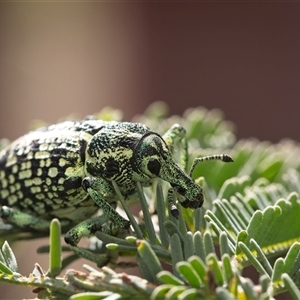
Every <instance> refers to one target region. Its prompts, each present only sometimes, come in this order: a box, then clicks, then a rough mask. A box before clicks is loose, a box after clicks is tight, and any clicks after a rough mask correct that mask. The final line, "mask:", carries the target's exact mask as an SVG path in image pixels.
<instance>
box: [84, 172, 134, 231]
mask: <svg viewBox="0 0 300 300" xmlns="http://www.w3.org/2000/svg"><path fill="white" fill-rule="evenodd" d="M101 184H103V182H101ZM82 186H83V188H84V189H85V190H86V191H87V193H88V194H89V195H90V196H91V198H92V199H93V200H94V201H95V203H96V204H97V205H98V206H99V207H100V208H102V209H103V211H104V213H106V214H107V215H108V216H109V217H110V218H111V220H112V221H113V222H114V223H115V225H116V228H119V227H121V228H124V229H128V228H129V227H130V222H129V221H127V220H126V219H124V218H123V217H122V216H120V215H119V213H118V212H117V211H116V210H115V209H114V208H113V207H112V206H111V205H110V204H109V203H108V202H107V201H105V200H104V199H103V198H102V197H101V196H100V194H99V193H98V192H97V187H98V188H99V181H97V179H95V178H91V177H86V178H84V179H83V181H82ZM102 188H103V189H106V190H108V189H110V191H108V192H110V193H113V192H112V191H111V188H110V187H109V186H106V187H103V186H102Z"/></svg>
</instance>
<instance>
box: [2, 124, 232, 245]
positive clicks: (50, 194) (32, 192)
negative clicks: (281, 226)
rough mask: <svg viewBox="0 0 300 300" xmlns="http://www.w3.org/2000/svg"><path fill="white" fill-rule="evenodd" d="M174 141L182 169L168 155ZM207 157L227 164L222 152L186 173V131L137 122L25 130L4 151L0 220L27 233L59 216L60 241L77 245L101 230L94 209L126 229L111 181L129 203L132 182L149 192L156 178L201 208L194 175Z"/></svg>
mask: <svg viewBox="0 0 300 300" xmlns="http://www.w3.org/2000/svg"><path fill="white" fill-rule="evenodd" d="M178 143H180V144H181V147H182V155H181V166H179V165H178V164H177V163H176V162H175V160H174V158H173V152H174V150H175V148H176V147H177V146H176V145H178ZM211 159H217V160H221V161H223V162H231V161H232V158H231V157H230V156H229V155H226V154H221V155H212V156H207V157H202V158H197V159H196V160H195V161H194V163H193V165H192V168H191V172H190V173H187V170H186V168H187V162H188V146H187V139H186V131H185V129H184V128H183V127H182V126H180V125H178V124H175V125H173V126H172V127H171V128H170V129H169V130H168V131H167V132H166V133H165V134H164V135H163V136H160V135H159V134H158V133H156V132H153V131H151V130H150V129H149V128H148V127H147V126H145V125H143V124H140V123H130V122H114V121H100V120H91V119H90V120H89V119H87V120H83V121H65V122H62V123H58V124H54V125H51V126H48V127H44V128H41V129H37V130H35V131H32V132H29V133H28V134H26V135H24V136H22V137H21V138H19V139H17V140H16V141H14V142H12V143H11V144H9V145H8V146H6V147H5V148H4V149H2V151H1V152H0V216H1V218H2V220H3V221H4V222H5V223H9V224H12V225H14V226H17V227H18V228H21V229H24V230H29V231H48V230H49V225H50V221H51V220H52V219H53V218H58V219H59V220H60V221H61V224H62V226H63V227H65V228H68V231H67V233H66V235H65V241H66V242H67V243H68V244H70V245H72V246H75V245H77V244H78V242H79V240H80V239H81V238H82V237H83V236H90V235H93V234H94V233H95V232H96V231H98V230H105V227H103V226H102V225H103V218H101V216H96V217H95V216H94V215H95V214H96V212H97V211H98V210H99V207H100V208H102V209H103V212H104V213H105V214H106V216H107V218H108V219H109V220H110V221H111V222H112V224H114V226H115V228H124V229H126V228H129V227H130V222H129V221H127V220H126V219H124V218H123V217H121V216H120V215H119V214H118V213H117V211H116V210H115V208H116V201H117V199H118V197H117V194H116V191H115V189H114V187H113V184H112V182H113V181H114V182H115V183H116V184H117V185H118V187H119V189H120V191H121V193H122V195H123V196H124V198H125V199H128V198H130V197H132V196H133V195H134V194H136V191H137V186H136V184H137V182H140V184H141V185H142V186H143V187H147V186H150V185H151V184H152V183H153V180H154V179H155V178H161V179H162V180H164V181H166V182H169V183H170V185H171V187H170V191H172V193H176V194H177V195H178V197H177V198H178V201H179V203H180V204H181V205H182V206H184V207H186V208H193V209H195V208H198V207H201V206H202V204H203V191H202V188H201V187H200V186H199V185H197V184H196V183H195V181H194V180H193V179H192V178H191V173H192V171H193V169H194V167H195V166H196V164H197V163H198V162H199V161H205V160H211ZM172 207H173V211H172V210H171V212H172V214H174V215H175V216H176V214H177V213H178V211H176V209H174V205H172ZM110 230H113V229H111V228H110Z"/></svg>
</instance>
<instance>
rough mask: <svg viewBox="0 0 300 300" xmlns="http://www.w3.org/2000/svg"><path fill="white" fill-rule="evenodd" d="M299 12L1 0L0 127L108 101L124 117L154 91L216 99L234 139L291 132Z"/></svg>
mask: <svg viewBox="0 0 300 300" xmlns="http://www.w3.org/2000/svg"><path fill="white" fill-rule="evenodd" d="M299 15H300V3H295V2H238V1H234V2H233V1H231V2H226V1H223V2H180V1H179V2H88V1H83V2H76V3H75V2H61V3H60V2H52V3H50V2H49V3H43V2H30V3H27V2H22V1H21V2H1V3H0V41H1V42H0V95H1V98H0V137H7V138H9V139H15V138H17V137H18V136H20V135H22V134H24V133H25V132H26V131H27V128H28V124H29V123H30V122H31V121H32V120H34V119H42V120H45V121H47V122H50V123H53V122H56V121H57V120H59V119H60V118H62V117H66V116H69V115H70V114H74V113H75V114H76V115H77V116H79V117H84V116H86V115H88V114H91V113H93V112H97V111H99V110H100V109H101V108H103V107H105V106H111V107H114V108H119V109H121V110H122V111H123V112H124V116H125V119H127V120H130V118H132V117H133V116H134V115H136V114H137V113H142V112H143V111H144V109H145V108H146V107H147V106H148V105H149V104H150V103H152V102H154V101H157V100H160V101H165V102H166V103H168V104H169V107H170V113H172V114H175V113H176V114H181V113H182V112H183V111H184V110H185V109H186V108H188V107H195V106H204V107H206V108H208V109H212V108H220V109H221V110H223V112H224V113H225V116H226V118H227V119H229V120H231V121H233V122H234V123H235V124H236V133H237V136H238V138H248V137H256V138H258V139H260V140H269V141H272V142H278V141H279V140H281V139H282V138H292V139H295V140H298V141H299V139H300V135H299V108H300V101H299V96H300V34H299V32H300V18H299ZM45 242H46V241H45V240H44V241H43V242H42V243H44V244H45ZM35 247H36V245H32V244H30V243H27V242H26V243H22V244H21V245H20V247H17V248H16V254H17V258H18V260H19V262H20V272H21V273H22V274H29V273H30V272H31V271H32V269H33V265H34V263H35V262H36V261H39V262H42V261H43V259H42V256H40V257H38V258H37V257H36V254H35V249H36V248H35ZM45 257H46V256H45ZM42 266H43V267H44V268H47V261H45V262H44V264H43V265H42ZM0 289H1V296H0V297H1V299H18V298H32V297H33V296H34V295H33V294H32V293H31V292H30V291H29V290H28V289H24V288H23V289H22V288H20V289H18V288H16V287H14V286H8V285H5V284H0Z"/></svg>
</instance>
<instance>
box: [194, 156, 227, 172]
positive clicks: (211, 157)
mask: <svg viewBox="0 0 300 300" xmlns="http://www.w3.org/2000/svg"><path fill="white" fill-rule="evenodd" d="M208 160H221V161H223V162H233V159H232V157H231V156H230V155H228V154H215V155H209V156H204V157H196V158H195V159H194V161H193V164H192V167H191V170H190V173H189V175H190V177H192V174H193V172H194V170H195V167H196V166H197V164H198V163H199V162H203V161H208Z"/></svg>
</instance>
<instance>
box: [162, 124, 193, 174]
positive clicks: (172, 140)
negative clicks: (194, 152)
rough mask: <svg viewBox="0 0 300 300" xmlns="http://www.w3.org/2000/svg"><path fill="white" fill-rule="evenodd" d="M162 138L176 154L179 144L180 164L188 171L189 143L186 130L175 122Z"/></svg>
mask: <svg viewBox="0 0 300 300" xmlns="http://www.w3.org/2000/svg"><path fill="white" fill-rule="evenodd" d="M162 138H163V139H164V141H165V142H166V144H167V146H168V148H169V150H170V151H171V153H172V154H174V152H175V149H177V148H178V146H179V147H180V148H181V152H180V165H181V167H182V169H183V170H184V171H185V172H187V165H188V143H187V138H186V130H185V129H184V128H183V127H182V126H180V125H179V124H174V125H173V126H172V127H171V128H170V129H169V130H168V131H167V132H166V133H165V134H164V135H163V136H162Z"/></svg>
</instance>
